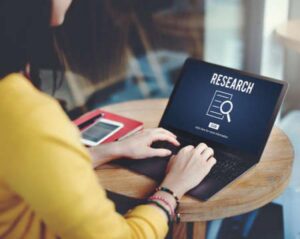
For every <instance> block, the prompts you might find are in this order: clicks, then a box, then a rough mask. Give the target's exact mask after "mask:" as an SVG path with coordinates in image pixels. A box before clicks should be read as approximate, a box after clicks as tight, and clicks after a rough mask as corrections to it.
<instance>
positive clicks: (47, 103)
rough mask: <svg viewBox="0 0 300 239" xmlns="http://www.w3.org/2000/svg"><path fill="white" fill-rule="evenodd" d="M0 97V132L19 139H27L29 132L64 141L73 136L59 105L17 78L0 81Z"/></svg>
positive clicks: (74, 131) (21, 77)
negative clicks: (54, 136) (64, 138)
mask: <svg viewBox="0 0 300 239" xmlns="http://www.w3.org/2000/svg"><path fill="white" fill-rule="evenodd" d="M0 96H1V101H0V129H1V130H0V131H2V132H6V134H12V135H21V136H23V137H28V136H29V132H33V133H34V134H35V135H37V134H49V135H54V134H55V135H57V136H61V137H66V138H68V137H69V136H70V135H73V136H74V134H76V136H77V134H78V132H77V129H76V128H75V127H74V125H73V124H72V123H71V122H70V120H69V119H68V117H67V116H66V114H65V113H64V111H63V110H62V108H61V107H60V105H59V103H58V102H57V101H56V100H55V99H54V98H52V97H50V96H48V95H46V94H44V93H42V92H40V91H39V90H38V89H36V88H35V87H34V86H33V85H32V84H31V83H30V81H29V80H27V79H26V78H25V77H24V76H22V75H21V74H12V75H9V76H7V77H6V78H4V79H2V80H0ZM2 116H3V117H2ZM8 125H9V126H8Z"/></svg>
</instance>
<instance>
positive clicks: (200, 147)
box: [194, 143, 208, 157]
mask: <svg viewBox="0 0 300 239" xmlns="http://www.w3.org/2000/svg"><path fill="white" fill-rule="evenodd" d="M207 147H208V146H207V145H206V144H205V143H200V144H199V145H198V146H197V147H196V148H195V152H194V153H195V156H196V157H199V155H201V154H202V153H203V152H204V150H205V149H207Z"/></svg>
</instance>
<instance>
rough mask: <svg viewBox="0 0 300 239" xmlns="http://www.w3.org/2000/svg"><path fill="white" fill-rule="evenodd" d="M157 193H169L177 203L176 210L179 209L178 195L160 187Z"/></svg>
mask: <svg viewBox="0 0 300 239" xmlns="http://www.w3.org/2000/svg"><path fill="white" fill-rule="evenodd" d="M155 191H156V192H158V191H163V192H166V193H169V194H170V195H172V197H173V198H174V199H175V201H176V208H175V210H176V209H177V208H178V207H179V198H178V197H177V196H176V194H175V193H174V192H173V191H172V190H170V189H168V188H166V187H158V188H156V190H155Z"/></svg>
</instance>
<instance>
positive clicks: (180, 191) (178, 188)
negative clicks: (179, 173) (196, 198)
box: [160, 178, 186, 199]
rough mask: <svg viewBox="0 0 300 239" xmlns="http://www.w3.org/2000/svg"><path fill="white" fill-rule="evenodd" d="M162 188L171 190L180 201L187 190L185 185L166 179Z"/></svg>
mask: <svg viewBox="0 0 300 239" xmlns="http://www.w3.org/2000/svg"><path fill="white" fill-rule="evenodd" d="M180 181H183V180H180ZM160 186H161V187H165V188H168V189H170V190H171V191H172V192H174V194H175V195H176V196H177V197H178V198H179V199H181V198H182V197H183V195H184V194H185V193H186V189H185V187H184V185H183V183H177V182H176V181H173V180H170V179H168V178H166V179H165V180H164V181H163V182H162V184H161V185H160Z"/></svg>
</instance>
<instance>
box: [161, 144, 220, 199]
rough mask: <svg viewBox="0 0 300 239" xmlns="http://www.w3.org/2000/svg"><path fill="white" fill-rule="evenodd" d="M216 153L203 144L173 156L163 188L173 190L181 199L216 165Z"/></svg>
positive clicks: (187, 148) (186, 148)
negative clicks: (214, 155)
mask: <svg viewBox="0 0 300 239" xmlns="http://www.w3.org/2000/svg"><path fill="white" fill-rule="evenodd" d="M213 154H214V151H213V150H212V148H209V147H208V146H207V145H206V144H204V143H201V144H199V145H198V146H197V147H196V148H194V147H193V146H191V145H190V146H186V147H184V148H182V149H181V150H180V151H179V152H178V154H177V155H176V156H173V157H172V158H171V160H170V162H169V164H168V167H167V175H166V177H165V179H164V181H163V183H162V186H164V187H167V188H169V189H171V190H172V191H173V192H174V193H175V194H176V195H177V196H178V197H179V198H181V197H182V196H183V195H184V194H185V193H186V192H187V191H189V190H190V189H192V188H194V187H196V186H197V185H198V184H199V183H200V182H201V181H202V180H203V179H204V178H205V176H206V175H207V174H208V173H209V171H210V170H211V168H212V167H213V166H214V165H215V164H216V159H215V158H214V157H213Z"/></svg>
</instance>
